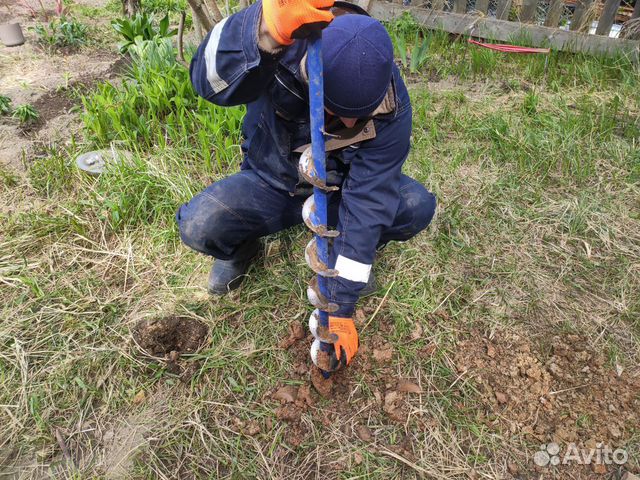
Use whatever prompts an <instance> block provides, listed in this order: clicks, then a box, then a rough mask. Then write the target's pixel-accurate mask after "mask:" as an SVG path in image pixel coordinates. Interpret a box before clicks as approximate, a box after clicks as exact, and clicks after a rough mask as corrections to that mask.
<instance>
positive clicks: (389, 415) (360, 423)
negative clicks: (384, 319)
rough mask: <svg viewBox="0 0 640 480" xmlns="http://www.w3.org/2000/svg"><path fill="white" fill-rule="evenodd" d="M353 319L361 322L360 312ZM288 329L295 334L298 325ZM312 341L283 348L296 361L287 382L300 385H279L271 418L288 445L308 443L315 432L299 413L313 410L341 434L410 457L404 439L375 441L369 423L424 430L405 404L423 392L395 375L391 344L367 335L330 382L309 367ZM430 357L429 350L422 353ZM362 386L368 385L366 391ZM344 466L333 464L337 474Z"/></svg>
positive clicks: (297, 341) (297, 338)
mask: <svg viewBox="0 0 640 480" xmlns="http://www.w3.org/2000/svg"><path fill="white" fill-rule="evenodd" d="M357 317H358V318H360V319H361V320H362V319H364V315H363V314H362V313H360V314H359V315H358V316H357ZM356 323H358V321H356ZM360 327H362V325H360ZM290 330H291V331H292V332H299V331H300V326H295V327H292V328H291V329H290ZM291 340H293V341H291ZM312 341H313V336H312V335H310V334H309V335H307V336H305V337H301V336H300V335H291V337H290V339H288V341H287V342H286V343H284V344H283V345H281V346H282V347H284V348H289V349H290V350H291V352H292V355H293V358H294V366H293V368H292V371H291V373H290V375H289V377H288V379H287V382H296V383H297V384H298V386H293V385H291V384H286V385H280V386H279V387H278V388H277V389H276V390H275V391H274V392H272V394H271V399H272V400H276V401H278V402H280V404H281V405H280V406H279V407H278V408H277V409H276V411H275V414H276V418H277V419H278V420H279V421H282V422H285V424H286V433H285V439H286V442H287V443H288V444H289V445H290V446H292V447H296V446H298V445H300V444H301V443H303V442H305V441H306V440H310V437H311V435H312V434H313V432H312V431H311V430H310V428H309V426H308V424H307V423H305V421H304V419H303V414H304V413H306V412H309V411H314V416H317V417H318V419H319V421H320V422H321V423H322V424H323V425H325V426H329V425H338V426H341V429H342V431H343V433H345V434H347V435H349V436H350V437H353V439H354V440H360V441H362V442H364V443H375V444H376V445H377V446H379V447H380V448H382V449H385V450H389V451H392V452H395V453H397V454H399V455H401V456H402V457H403V458H405V459H412V458H414V456H413V455H414V452H413V451H412V447H411V444H410V441H409V440H408V438H402V439H400V441H399V442H393V443H389V442H387V441H386V440H385V439H382V438H377V437H376V434H375V432H374V430H373V429H372V428H370V427H369V426H368V425H367V424H368V422H369V421H370V420H371V419H375V423H376V424H377V425H380V424H385V423H386V424H396V425H401V424H408V423H410V422H411V423H413V422H415V423H416V426H417V427H418V428H424V427H425V424H424V422H423V420H422V419H421V418H418V417H411V418H410V415H409V413H410V407H409V404H408V399H409V396H410V395H412V394H416V393H420V392H421V391H422V390H421V388H420V386H419V385H417V384H415V383H413V381H412V380H411V379H404V378H399V377H398V375H397V372H396V371H394V369H393V367H392V362H390V360H391V358H392V357H393V354H394V352H393V348H392V347H391V345H390V344H389V343H388V342H387V341H385V340H384V338H383V337H382V336H381V335H379V334H376V335H373V336H371V337H368V338H367V341H366V343H364V342H363V343H361V345H360V348H359V350H358V354H357V355H356V357H354V359H353V362H352V363H351V365H349V367H348V368H347V369H343V370H339V371H338V372H333V373H332V374H331V376H330V377H329V378H324V377H323V376H322V374H321V372H320V370H319V369H318V368H317V367H316V366H315V365H313V364H312V363H311V359H310V356H309V347H310V345H311V343H312ZM431 353H433V352H432V351H431V352H426V353H425V354H431ZM362 385H366V386H367V390H365V389H363V388H362ZM371 391H373V398H372V397H371V394H370V392H371ZM320 405H321V406H320ZM342 467H344V465H340V463H339V462H338V463H336V464H335V468H336V469H337V470H340V469H341V468H342Z"/></svg>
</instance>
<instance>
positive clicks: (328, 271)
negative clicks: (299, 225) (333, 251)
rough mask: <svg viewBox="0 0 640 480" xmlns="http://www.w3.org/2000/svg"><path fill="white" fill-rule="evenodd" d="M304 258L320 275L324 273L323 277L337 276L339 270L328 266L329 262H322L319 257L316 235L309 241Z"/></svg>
mask: <svg viewBox="0 0 640 480" xmlns="http://www.w3.org/2000/svg"><path fill="white" fill-rule="evenodd" d="M304 259H305V260H306V262H307V265H309V267H310V268H311V270H313V271H314V272H316V273H317V274H318V275H322V276H323V277H337V276H338V271H337V270H335V269H333V268H328V267H327V264H326V263H324V262H322V261H321V260H320V258H319V257H318V245H317V243H316V237H313V238H312V239H311V240H310V241H309V243H307V246H306V248H305V249H304Z"/></svg>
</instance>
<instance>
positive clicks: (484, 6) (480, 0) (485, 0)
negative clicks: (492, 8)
mask: <svg viewBox="0 0 640 480" xmlns="http://www.w3.org/2000/svg"><path fill="white" fill-rule="evenodd" d="M473 9H474V10H475V11H476V12H480V13H484V14H485V15H486V14H487V10H489V0H476V4H475V6H474V7H473Z"/></svg>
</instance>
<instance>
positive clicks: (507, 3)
mask: <svg viewBox="0 0 640 480" xmlns="http://www.w3.org/2000/svg"><path fill="white" fill-rule="evenodd" d="M510 10H511V0H499V1H498V9H497V11H496V18H497V19H498V20H507V19H508V18H509V11H510Z"/></svg>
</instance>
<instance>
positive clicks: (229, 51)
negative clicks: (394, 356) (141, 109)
mask: <svg viewBox="0 0 640 480" xmlns="http://www.w3.org/2000/svg"><path fill="white" fill-rule="evenodd" d="M261 14H262V3H261V1H258V2H256V3H254V4H253V5H251V6H250V7H248V8H246V9H244V10H242V11H240V12H238V13H236V14H234V15H231V16H230V17H227V18H226V19H224V20H223V21H221V22H220V23H218V24H217V25H216V26H215V27H214V28H213V30H212V31H211V32H210V33H209V34H208V35H207V36H206V38H205V39H204V41H203V42H202V44H201V45H200V47H199V48H198V50H197V52H196V54H195V56H194V57H193V59H192V61H191V68H190V72H191V81H192V83H193V87H194V88H195V90H196V92H197V93H198V94H199V95H200V96H202V97H203V98H205V99H207V100H209V101H210V102H213V103H215V104H217V105H222V106H232V105H239V104H246V105H247V113H246V116H245V118H244V123H243V128H242V133H243V137H244V138H245V140H244V142H243V144H242V152H243V156H244V160H243V163H242V166H241V170H240V172H239V173H236V174H234V175H231V176H229V177H227V178H225V179H223V180H220V181H218V182H215V183H214V184H212V185H210V186H209V187H208V188H206V189H205V190H204V191H203V192H202V193H200V194H198V195H196V196H195V197H194V198H193V199H191V200H190V201H189V202H188V203H186V204H184V205H183V206H182V207H180V209H179V211H178V213H177V221H178V225H179V229H180V235H181V238H182V240H183V242H184V243H185V244H186V245H188V246H190V247H191V248H193V249H194V250H197V251H199V252H202V253H205V254H207V255H211V256H213V257H215V258H219V259H223V260H226V259H230V258H232V257H233V256H234V255H236V254H237V253H238V252H239V251H242V247H243V246H244V245H247V244H248V243H249V242H252V241H255V240H256V239H257V238H259V237H262V236H265V235H268V234H271V233H275V232H278V231H280V230H282V229H285V228H288V227H291V226H293V225H297V224H299V223H301V222H302V216H301V210H302V204H303V203H304V200H305V199H306V198H307V197H308V195H310V193H311V191H310V189H309V188H305V187H308V185H305V184H302V183H301V181H300V179H299V176H298V172H297V164H298V159H299V152H300V150H301V149H303V148H304V145H306V144H309V142H310V132H309V104H308V87H307V81H306V79H305V76H304V72H303V71H302V69H301V63H302V61H303V58H304V56H305V52H306V48H307V42H306V41H305V40H297V41H296V42H294V43H293V45H291V46H289V47H287V48H285V49H284V50H283V51H282V52H281V53H278V54H271V53H267V52H264V51H262V50H261V49H259V47H258V29H259V26H260V21H261ZM389 90H390V93H389V95H391V97H390V98H391V99H392V101H393V104H392V108H391V109H390V111H389V112H387V113H383V114H380V115H376V116H374V117H373V118H372V119H363V120H362V121H359V122H358V124H357V125H356V126H355V127H353V128H352V129H345V128H344V127H343V128H342V131H340V129H339V128H334V124H336V125H337V124H339V123H340V122H339V121H338V120H337V119H333V120H334V122H331V121H328V122H327V128H326V130H327V131H328V132H329V133H333V134H334V136H333V137H330V138H332V139H333V142H334V143H335V145H337V147H336V148H334V149H332V147H331V141H329V142H328V144H327V149H328V150H331V151H329V152H328V159H327V169H328V170H330V171H331V174H330V177H331V178H332V179H333V183H334V184H336V185H339V186H340V190H339V191H338V192H336V193H333V194H331V197H330V200H329V202H330V207H329V219H330V220H329V223H330V224H331V225H333V226H335V227H336V228H337V229H338V230H339V231H340V235H339V236H338V237H337V238H336V239H335V241H334V244H333V247H332V249H331V252H330V259H329V267H330V268H336V269H337V270H338V271H339V272H340V275H339V276H338V277H335V278H330V279H329V280H328V284H327V289H328V295H329V300H330V301H331V302H334V303H336V304H337V305H338V306H339V309H338V311H337V312H335V313H334V315H336V316H343V317H349V316H351V315H352V314H353V311H354V308H355V304H356V302H357V300H358V298H359V292H360V290H361V289H362V287H364V285H365V284H366V282H367V280H368V278H369V274H370V271H371V267H372V264H373V261H374V258H375V255H376V248H377V247H378V246H380V245H383V244H386V243H387V242H389V241H390V240H400V241H404V240H408V239H409V238H411V237H413V236H414V235H416V234H417V233H418V232H420V231H421V230H423V229H424V228H426V227H427V225H428V224H429V223H430V222H431V219H432V217H433V214H434V211H435V205H436V201H435V197H434V196H433V195H432V194H431V193H430V192H428V191H427V190H426V188H425V187H424V186H422V185H421V184H420V183H418V182H416V181H415V180H413V179H411V178H409V177H407V176H406V175H404V174H402V172H401V170H402V165H403V163H404V162H405V160H406V158H407V155H408V153H409V143H410V135H411V103H410V100H409V95H408V93H407V89H406V87H405V85H404V82H403V81H402V78H401V77H400V73H399V71H398V69H397V67H395V66H394V67H393V76H392V85H391V88H390V89H389ZM329 117H330V116H329ZM329 120H331V119H329ZM352 139H353V141H351V140H352Z"/></svg>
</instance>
